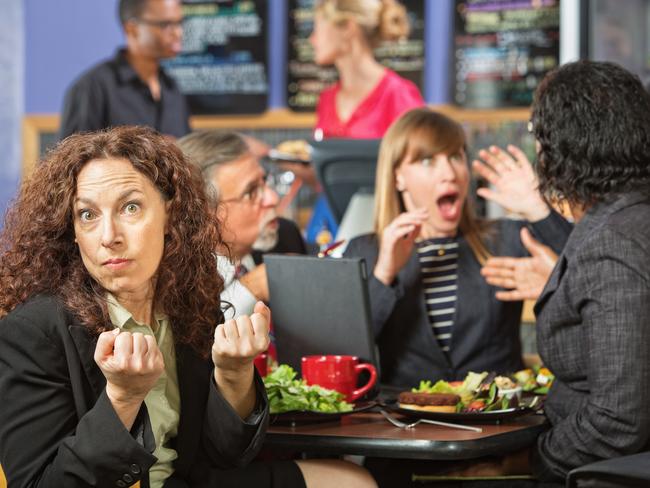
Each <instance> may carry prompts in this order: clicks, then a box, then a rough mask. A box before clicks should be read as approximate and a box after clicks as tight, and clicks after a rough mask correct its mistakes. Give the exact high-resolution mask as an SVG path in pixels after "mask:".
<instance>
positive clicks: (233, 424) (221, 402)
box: [203, 372, 269, 468]
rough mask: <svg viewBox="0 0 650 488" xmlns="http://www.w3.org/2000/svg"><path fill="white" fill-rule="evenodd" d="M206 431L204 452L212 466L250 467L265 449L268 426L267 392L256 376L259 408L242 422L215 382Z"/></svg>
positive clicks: (209, 402)
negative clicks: (247, 465) (263, 446)
mask: <svg viewBox="0 0 650 488" xmlns="http://www.w3.org/2000/svg"><path fill="white" fill-rule="evenodd" d="M211 383H212V384H211V385H210V386H211V387H210V393H209V394H208V405H207V408H206V416H205V422H204V429H203V448H204V450H205V453H206V454H207V457H208V458H209V459H210V461H211V463H212V465H213V466H215V467H218V468H232V467H236V466H244V465H246V464H248V463H250V462H251V461H252V460H253V458H255V456H256V455H257V453H258V452H259V450H260V449H261V448H262V443H263V441H264V436H265V433H266V428H267V427H268V423H269V406H268V401H267V398H266V390H265V388H264V384H263V383H262V380H261V378H260V377H259V375H258V374H257V372H255V390H256V393H257V406H256V409H255V410H254V411H253V413H252V414H251V416H250V417H249V418H248V419H246V420H242V419H241V418H240V417H239V415H238V414H237V412H235V410H234V409H233V408H232V407H231V406H230V404H229V403H228V402H227V401H226V400H225V399H224V398H223V396H221V394H220V393H219V392H218V391H217V388H216V385H215V383H214V382H213V381H212V382H211Z"/></svg>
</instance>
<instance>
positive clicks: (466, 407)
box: [411, 371, 517, 412]
mask: <svg viewBox="0 0 650 488" xmlns="http://www.w3.org/2000/svg"><path fill="white" fill-rule="evenodd" d="M489 376H490V375H489V374H488V373H487V372H485V371H484V372H482V373H474V372H472V371H470V372H469V373H468V374H467V376H466V377H465V380H464V381H462V382H460V381H452V382H447V381H443V380H439V381H437V382H436V383H434V384H431V381H428V380H427V381H420V386H418V387H417V388H413V389H412V390H411V391H413V392H414V393H453V394H455V395H458V396H459V397H460V401H459V402H458V403H457V404H456V412H489V411H492V410H504V409H507V408H510V407H515V406H517V403H516V402H517V401H516V400H508V399H507V398H505V397H504V398H499V397H498V395H497V393H498V388H497V384H496V382H495V381H494V378H489Z"/></svg>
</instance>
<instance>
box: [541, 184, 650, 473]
mask: <svg viewBox="0 0 650 488" xmlns="http://www.w3.org/2000/svg"><path fill="white" fill-rule="evenodd" d="M649 222H650V197H648V196H647V195H642V194H636V193H635V194H628V195H625V196H623V197H621V198H619V199H617V200H615V201H613V202H609V203H602V204H599V205H596V206H594V207H593V208H592V209H590V210H589V211H588V212H587V214H586V215H585V216H584V217H583V218H582V220H580V222H579V223H578V224H577V225H576V227H575V230H574V231H573V234H572V235H571V237H570V238H569V240H568V242H567V244H566V247H565V249H564V252H563V254H562V255H561V256H560V258H559V260H558V262H557V265H556V266H555V269H554V270H553V273H552V274H551V277H550V278H549V281H548V283H547V284H546V288H545V289H544V291H543V292H542V294H541V296H540V298H539V300H538V301H537V304H536V306H535V312H536V314H537V345H538V348H539V352H540V355H541V356H542V359H543V360H544V363H545V364H546V365H547V366H548V367H549V368H550V369H551V371H553V373H554V374H555V378H556V379H555V382H554V383H553V386H552V387H551V390H550V392H549V394H548V397H547V399H546V401H545V403H544V411H545V412H546V415H547V417H548V419H549V420H550V422H551V425H552V428H551V429H550V430H549V431H548V432H546V433H544V434H542V435H541V436H540V437H539V439H538V442H537V447H536V450H534V452H533V466H534V472H535V473H536V474H537V475H538V476H539V477H540V478H542V479H557V480H561V479H564V477H565V476H566V475H567V473H568V472H569V471H570V470H571V469H573V468H576V467H579V466H584V465H586V464H589V463H592V462H594V461H598V460H602V459H609V458H614V457H618V456H623V455H627V454H634V453H637V452H641V451H647V450H649V449H650V223H649Z"/></svg>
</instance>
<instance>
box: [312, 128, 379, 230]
mask: <svg viewBox="0 0 650 488" xmlns="http://www.w3.org/2000/svg"><path fill="white" fill-rule="evenodd" d="M380 142H381V139H326V140H324V141H312V142H310V145H311V146H312V164H313V165H314V168H315V169H316V175H317V176H318V179H319V181H320V183H321V185H322V187H323V191H324V193H325V196H326V198H327V201H328V203H329V205H330V209H331V210H332V213H333V214H334V218H335V219H336V221H337V222H338V223H341V219H342V218H343V215H344V214H345V210H346V208H347V207H348V203H349V202H350V199H351V198H352V195H354V194H355V193H359V192H361V193H366V192H367V193H370V194H372V193H374V188H375V170H376V167H377V155H378V154H379V143H380Z"/></svg>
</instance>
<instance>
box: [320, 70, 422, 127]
mask: <svg viewBox="0 0 650 488" xmlns="http://www.w3.org/2000/svg"><path fill="white" fill-rule="evenodd" d="M339 89H340V83H338V82H337V83H335V84H334V85H332V86H330V87H329V88H326V89H325V90H323V91H322V93H321V95H320V98H319V100H318V107H317V109H316V115H317V117H318V120H317V122H316V131H319V129H320V130H322V133H323V138H324V139H327V138H330V137H348V138H354V139H373V138H379V137H382V136H383V135H384V133H385V132H386V130H387V129H388V127H389V126H390V125H391V124H392V123H393V121H394V120H395V119H397V118H398V117H399V116H400V115H402V114H403V113H404V112H406V111H407V110H410V109H412V108H416V107H422V106H423V105H424V100H423V99H422V95H420V91H419V90H418V88H417V86H415V84H414V83H413V82H412V81H409V80H406V79H404V78H402V77H400V76H399V75H398V74H397V73H395V72H394V71H391V70H389V69H386V74H385V75H384V77H383V78H382V79H381V81H380V82H379V83H378V84H377V86H376V87H375V89H374V90H372V92H370V94H369V95H368V96H367V97H366V98H365V100H363V101H362V102H361V103H360V104H359V105H358V106H357V108H356V109H355V110H354V112H352V115H351V116H350V118H349V119H348V120H347V121H345V122H342V121H340V120H339V117H338V114H337V113H336V94H337V93H338V91H339Z"/></svg>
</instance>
